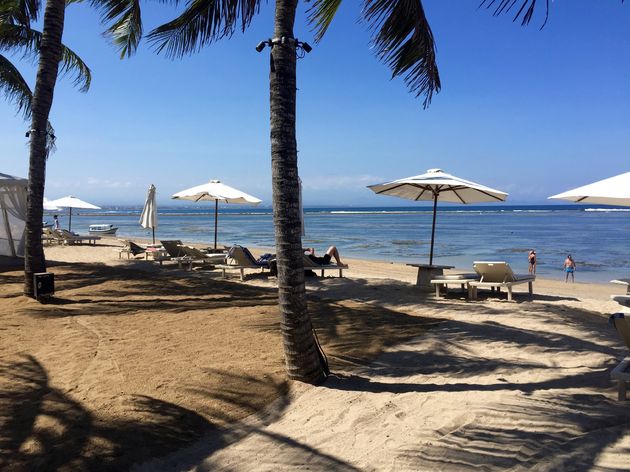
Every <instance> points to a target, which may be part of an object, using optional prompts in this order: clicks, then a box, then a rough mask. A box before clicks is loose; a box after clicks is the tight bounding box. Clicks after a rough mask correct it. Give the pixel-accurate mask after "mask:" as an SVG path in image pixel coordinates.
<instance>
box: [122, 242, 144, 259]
mask: <svg viewBox="0 0 630 472" xmlns="http://www.w3.org/2000/svg"><path fill="white" fill-rule="evenodd" d="M126 242H127V247H128V248H129V252H130V253H131V254H133V255H134V256H137V255H138V254H143V253H145V252H147V250H146V249H145V248H143V247H142V246H140V245H138V244H136V243H134V242H133V241H126Z"/></svg>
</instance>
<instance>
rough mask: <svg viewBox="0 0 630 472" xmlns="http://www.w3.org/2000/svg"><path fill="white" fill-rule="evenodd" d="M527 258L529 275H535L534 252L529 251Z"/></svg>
mask: <svg viewBox="0 0 630 472" xmlns="http://www.w3.org/2000/svg"><path fill="white" fill-rule="evenodd" d="M527 258H528V259H529V273H530V274H535V273H536V251H535V250H534V249H532V250H531V251H529V255H528V256H527Z"/></svg>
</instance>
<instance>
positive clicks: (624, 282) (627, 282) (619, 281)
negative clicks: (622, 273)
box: [610, 279, 630, 295]
mask: <svg viewBox="0 0 630 472" xmlns="http://www.w3.org/2000/svg"><path fill="white" fill-rule="evenodd" d="M610 283H611V284H617V285H625V286H626V295H630V279H615V280H611V281H610Z"/></svg>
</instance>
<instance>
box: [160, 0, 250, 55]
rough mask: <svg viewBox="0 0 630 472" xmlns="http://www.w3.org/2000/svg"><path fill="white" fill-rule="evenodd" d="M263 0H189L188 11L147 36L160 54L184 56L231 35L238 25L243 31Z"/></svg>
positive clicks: (186, 9)
mask: <svg viewBox="0 0 630 472" xmlns="http://www.w3.org/2000/svg"><path fill="white" fill-rule="evenodd" d="M260 1H261V0H188V2H187V5H186V8H185V10H184V11H183V12H182V14H181V15H180V16H178V17H177V18H175V19H174V20H173V21H170V22H168V23H165V24H163V25H162V26H159V27H157V28H155V29H154V30H153V31H151V33H150V34H149V35H148V38H149V42H151V43H152V44H153V46H154V47H155V49H156V50H157V52H158V53H160V52H162V51H164V52H165V53H166V55H167V56H168V57H171V58H176V57H182V56H184V55H186V54H190V53H192V52H196V51H198V50H199V49H201V48H202V47H204V46H206V45H208V44H211V43H212V42H214V41H217V40H219V39H222V38H226V37H230V36H232V35H233V34H234V32H235V31H236V28H237V26H238V24H239V20H240V27H241V29H242V30H243V31H244V30H245V29H246V28H247V27H248V26H249V25H250V24H251V21H252V18H253V17H254V15H255V14H256V13H258V12H259V11H260Z"/></svg>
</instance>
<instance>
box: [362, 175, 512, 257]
mask: <svg viewBox="0 0 630 472" xmlns="http://www.w3.org/2000/svg"><path fill="white" fill-rule="evenodd" d="M368 188H369V189H370V190H372V191H373V192H374V193H376V194H378V195H391V196H394V197H399V198H405V199H407V200H413V201H432V202H433V224H432V227H431V252H430V255H429V265H431V266H432V265H433V244H434V241H435V220H436V213H437V202H438V201H440V202H450V203H464V204H468V203H483V202H504V201H505V199H506V198H507V196H508V194H507V193H505V192H501V191H500V190H495V189H493V188H490V187H486V186H485V185H481V184H478V183H475V182H471V181H469V180H464V179H461V178H459V177H455V176H453V175H450V174H447V173H446V172H443V171H442V170H441V169H429V170H428V171H427V172H426V174H421V175H416V176H414V177H406V178H404V179H398V180H393V181H391V182H386V183H382V184H376V185H369V186H368Z"/></svg>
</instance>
